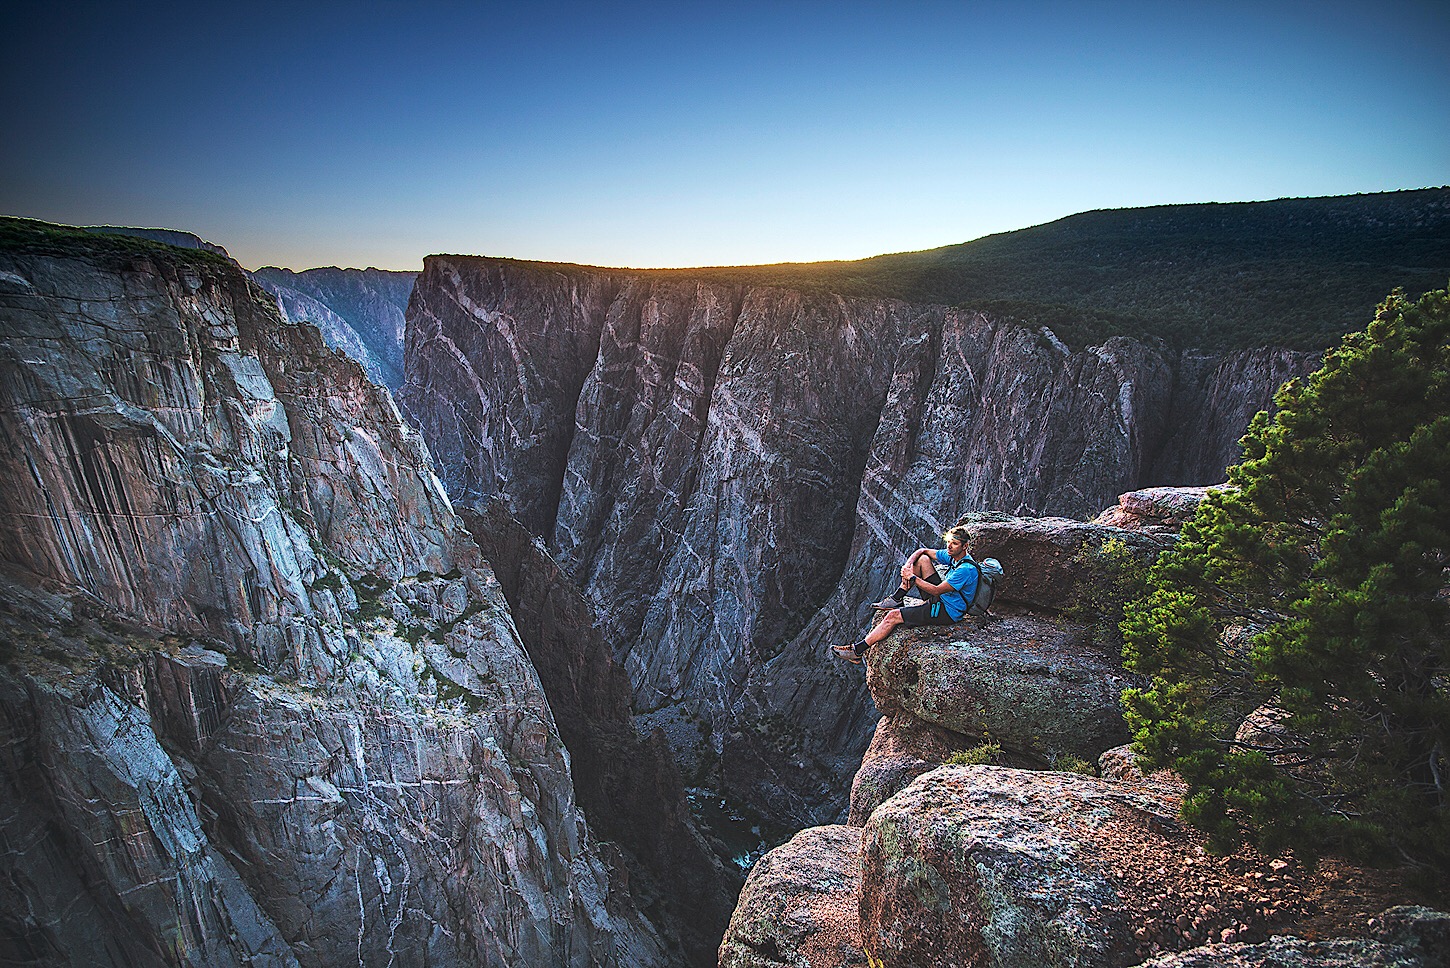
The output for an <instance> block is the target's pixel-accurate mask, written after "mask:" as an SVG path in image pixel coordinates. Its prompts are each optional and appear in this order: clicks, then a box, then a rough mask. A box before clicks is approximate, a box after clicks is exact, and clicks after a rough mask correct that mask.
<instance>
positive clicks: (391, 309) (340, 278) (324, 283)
mask: <svg viewBox="0 0 1450 968" xmlns="http://www.w3.org/2000/svg"><path fill="white" fill-rule="evenodd" d="M251 276H252V278H253V279H254V280H256V282H257V283H258V284H259V285H261V287H262V288H263V289H265V290H267V291H268V292H269V293H271V294H272V295H273V296H274V297H276V299H277V305H278V307H279V308H280V309H281V310H282V316H283V318H284V319H288V320H291V321H292V322H303V321H306V322H309V323H312V324H313V325H314V326H316V327H317V328H318V329H319V330H321V331H322V336H323V338H324V339H325V340H327V345H328V346H331V347H333V348H334V349H340V350H342V351H343V352H344V353H346V354H347V355H348V356H351V357H352V358H353V359H355V360H357V361H358V362H359V363H361V364H362V365H363V369H364V370H366V371H367V374H368V376H369V377H371V378H372V380H373V382H374V383H379V384H382V385H383V386H385V387H388V388H389V389H392V390H396V389H397V388H398V387H399V386H400V385H401V384H402V382H403V313H404V310H406V309H407V308H408V297H409V296H410V295H411V294H412V292H413V280H414V279H416V278H417V276H418V274H417V273H416V272H390V271H388V270H385V269H338V268H334V267H328V268H324V269H307V270H305V271H303V272H293V271H292V270H290V269H278V268H276V267H274V266H264V267H263V268H261V269H258V270H257V271H256V272H253V273H251Z"/></svg>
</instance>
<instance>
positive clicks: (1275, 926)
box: [720, 766, 1447, 968]
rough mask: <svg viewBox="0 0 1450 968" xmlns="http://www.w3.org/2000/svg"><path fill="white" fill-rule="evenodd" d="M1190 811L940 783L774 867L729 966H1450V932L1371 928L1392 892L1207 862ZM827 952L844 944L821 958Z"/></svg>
mask: <svg viewBox="0 0 1450 968" xmlns="http://www.w3.org/2000/svg"><path fill="white" fill-rule="evenodd" d="M1181 803H1182V794H1181V788H1177V789H1175V788H1174V787H1172V786H1171V785H1162V784H1156V783H1135V782H1119V781H1114V780H1106V779H1098V778H1095V777H1091V776H1082V775H1077V774H1071V773H1054V772H1037V771H1024V770H1016V769H1005V768H1001V767H992V766H961V767H953V766H946V767H940V768H938V769H935V770H933V771H931V772H928V773H925V774H923V775H922V776H920V777H918V778H917V779H916V780H915V781H914V782H912V783H911V784H909V785H908V786H907V787H906V788H905V789H903V790H902V791H901V792H900V793H898V794H897V795H895V796H893V797H891V798H890V799H888V800H887V801H885V802H884V803H883V804H881V805H880V806H879V807H878V808H877V809H875V810H874V811H873V813H872V815H871V818H870V820H869V822H868V823H867V824H866V825H865V826H864V828H859V841H858V840H857V839H856V837H853V836H852V835H851V834H850V833H848V831H855V830H857V829H858V828H853V827H848V828H841V827H822V828H811V829H808V830H805V831H802V832H801V833H799V834H797V835H796V837H795V838H794V839H793V840H792V841H791V842H790V843H789V844H787V845H785V846H783V847H780V848H777V849H776V850H775V851H772V852H771V853H770V854H768V855H766V857H765V859H764V860H762V861H761V863H760V864H759V865H757V867H756V869H755V870H753V871H752V872H751V877H750V879H749V881H747V883H746V886H745V889H744V890H743V891H742V892H741V904H740V908H739V909H737V911H736V915H735V917H734V918H733V919H732V920H731V924H730V928H729V930H728V931H727V933H726V936H725V940H724V943H723V944H722V945H721V957H720V963H721V965H722V966H726V965H786V964H854V963H859V962H856V961H851V960H848V959H850V958H855V957H859V955H858V954H857V952H858V951H860V952H863V953H864V956H865V957H864V960H865V961H866V962H867V963H869V964H872V965H881V966H887V968H897V966H902V968H904V966H912V968H971V966H977V965H981V966H987V965H990V966H994V968H1012V966H1022V968H1054V966H1064V968H1065V966H1092V965H1101V966H1114V968H1125V966H1130V965H1138V964H1140V963H1146V964H1148V965H1153V966H1154V968H1167V966H1169V965H1185V966H1187V965H1195V966H1196V965H1208V964H1242V965H1245V966H1254V968H1257V966H1261V965H1269V964H1275V965H1277V964H1291V965H1304V966H1306V968H1307V966H1321V965H1322V966H1338V965H1349V964H1366V965H1371V964H1384V965H1396V966H1426V968H1428V966H1431V965H1439V964H1441V963H1442V960H1441V959H1443V957H1444V952H1445V943H1446V937H1447V933H1446V927H1445V926H1446V923H1447V915H1444V914H1439V913H1437V912H1433V911H1428V910H1424V909H1416V908H1403V907H1401V908H1394V909H1391V910H1389V911H1385V913H1384V914H1381V915H1379V916H1378V917H1374V918H1373V919H1370V917H1369V915H1366V914H1365V913H1364V909H1363V908H1362V907H1361V902H1368V903H1371V904H1375V903H1377V904H1378V905H1379V906H1376V907H1370V908H1369V909H1368V910H1369V911H1371V912H1377V911H1381V910H1383V909H1384V905H1385V904H1386V903H1391V904H1392V903H1396V902H1395V901H1394V900H1392V898H1393V897H1394V895H1395V893H1396V892H1395V891H1393V890H1390V891H1371V892H1370V893H1369V894H1368V895H1364V896H1360V897H1358V898H1352V895H1353V894H1354V893H1355V892H1356V891H1362V890H1363V886H1362V885H1360V884H1358V883H1357V878H1358V876H1359V875H1357V874H1356V872H1354V871H1353V869H1348V868H1345V867H1343V866H1339V865H1332V864H1328V863H1326V864H1325V865H1323V866H1321V867H1320V868H1318V869H1316V870H1313V871H1310V870H1306V869H1304V868H1303V867H1301V866H1299V865H1298V864H1296V863H1295V862H1293V861H1292V859H1289V860H1285V859H1270V858H1266V857H1263V856H1261V855H1258V854H1256V853H1254V852H1252V851H1249V850H1240V851H1239V852H1237V853H1234V854H1231V855H1228V856H1217V855H1214V854H1211V853H1209V852H1208V851H1207V850H1206V844H1205V840H1204V837H1203V835H1202V834H1200V833H1198V832H1196V831H1194V830H1193V829H1192V828H1190V827H1187V826H1185V825H1183V824H1182V823H1181V822H1180V821H1179V820H1178V819H1177V813H1178V810H1179V807H1180V806H1181ZM858 871H859V875H858V874H857V872H858ZM1401 891H1403V889H1401ZM853 899H854V901H855V904H854V905H853V904H852V903H851V902H852V900H853ZM1346 899H1348V900H1346ZM1367 921H1368V924H1369V927H1370V933H1371V935H1372V937H1371V938H1364V937H1362V936H1363V934H1364V933H1365V926H1366V922H1367ZM1295 935H1297V937H1296V936H1295ZM813 936H815V937H820V938H826V939H843V940H839V941H838V942H833V944H832V945H831V946H830V947H829V948H828V949H826V950H824V951H821V950H819V948H818V949H817V950H815V951H811V952H809V953H808V952H807V951H806V947H807V944H808V943H809V941H810V939H811V938H812V937H813ZM1301 938H1303V939H1314V940H1301ZM1326 939H1330V940H1326ZM851 941H854V945H853V944H851V943H850V942H851ZM856 945H859V948H857V947H856ZM1168 952H1179V953H1178V954H1172V955H1170V954H1168ZM1356 957H1357V958H1360V959H1362V960H1360V961H1354V960H1353V959H1354V958H1356ZM1215 958H1218V959H1221V960H1214V959H1215ZM1276 958H1282V959H1283V960H1282V961H1280V960H1275V959H1276ZM1145 959H1153V960H1149V961H1146V962H1145Z"/></svg>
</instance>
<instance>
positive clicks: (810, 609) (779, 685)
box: [400, 256, 1317, 826]
mask: <svg viewBox="0 0 1450 968" xmlns="http://www.w3.org/2000/svg"><path fill="white" fill-rule="evenodd" d="M1316 362H1317V356H1316V355H1313V354H1301V353H1291V352H1281V351H1271V350H1264V351H1245V352H1239V353H1233V354H1226V355H1221V356H1213V355H1207V354H1202V353H1192V352H1183V353H1171V352H1169V351H1168V350H1167V349H1166V348H1165V347H1164V346H1162V345H1161V344H1155V343H1143V342H1134V341H1130V340H1127V339H1122V338H1117V339H1113V340H1110V341H1108V342H1107V343H1105V344H1103V345H1101V346H1095V347H1090V348H1087V349H1085V350H1082V351H1077V352H1074V351H1071V350H1069V349H1068V348H1067V347H1066V346H1064V345H1063V344H1062V343H1061V342H1060V341H1058V340H1057V339H1056V338H1055V337H1054V335H1053V334H1052V333H1051V332H1050V331H1049V330H1046V329H1039V330H1030V329H1026V328H1023V327H1020V326H1018V325H1016V324H1014V323H1012V322H1011V321H1010V320H1008V319H999V318H994V317H992V316H988V315H985V314H982V313H977V312H966V311H961V310H954V309H950V308H946V307H942V306H927V305H914V304H910V303H904V302H899V301H893V300H881V299H846V298H841V297H837V296H833V295H829V294H823V293H803V292H797V291H792V290H789V289H781V288H770V287H760V286H750V285H745V284H738V285H731V284H722V283H712V282H709V281H705V280H703V279H698V278H690V277H689V276H688V274H681V273H653V274H652V273H638V272H626V271H610V270H593V269H586V268H581V267H572V266H552V265H541V264H529V263H518V262H511V261H505V260H493V259H481V258H466V257H454V256H435V257H431V258H429V259H428V260H427V262H426V264H425V268H424V272H423V274H422V275H421V276H420V277H419V279H418V282H417V283H416V285H415V287H414V291H413V296H412V299H411V301H410V303H409V308H408V329H407V334H406V343H405V357H404V366H405V384H404V386H403V388H402V390H401V391H400V403H401V405H402V406H403V409H404V411H405V413H407V415H408V416H409V418H410V420H412V421H413V422H414V423H415V425H416V426H417V427H419V429H420V432H421V433H422V434H423V436H424V437H425V439H427V440H428V442H429V447H430V448H431V450H432V453H433V455H434V457H435V459H436V460H437V462H438V466H439V473H440V474H441V476H442V477H443V479H444V481H445V483H446V486H447V488H448V491H449V493H450V494H451V495H452V496H453V497H454V499H455V500H457V501H460V502H462V503H464V504H469V505H473V504H478V503H480V502H482V501H484V500H485V499H487V498H490V497H492V496H498V497H500V498H502V499H503V500H504V501H505V502H506V504H507V506H508V507H509V508H510V509H511V511H512V512H513V514H514V515H515V516H516V517H517V518H518V520H519V521H521V522H522V523H523V525H524V526H525V527H526V528H527V529H528V530H529V531H530V532H532V533H533V534H536V535H539V536H541V537H542V538H543V539H544V541H545V544H546V546H547V547H548V549H549V551H550V552H551V553H552V554H553V555H554V556H555V557H556V558H557V560H558V562H559V563H560V566H561V567H562V568H563V569H564V570H565V571H566V572H567V573H568V574H569V575H570V576H571V577H572V578H573V579H574V581H575V582H577V584H578V585H579V587H580V588H581V589H582V590H583V592H584V595H585V597H586V598H587V599H588V600H589V601H590V602H591V603H592V604H593V605H594V607H595V609H596V612H597V614H598V618H599V625H600V629H601V631H602V633H603V634H604V636H605V638H606V640H607V641H608V642H610V643H611V644H612V647H613V649H614V651H615V654H616V656H617V657H618V658H619V660H620V661H621V662H622V663H623V664H624V665H625V667H626V668H627V669H628V671H629V675H630V679H631V682H632V685H633V690H634V706H635V709H636V712H637V714H638V715H639V720H640V723H641V725H642V726H644V727H647V728H654V727H660V728H662V729H663V730H664V731H665V733H666V735H667V736H668V737H669V739H670V742H671V744H672V746H673V747H674V749H675V751H676V753H677V754H678V755H679V756H680V758H681V761H682V764H683V766H684V767H685V769H686V771H687V773H689V774H690V775H692V776H696V777H708V778H709V782H710V783H712V784H716V785H718V786H719V787H720V788H721V789H723V790H725V791H727V792H728V793H729V794H730V795H731V796H732V797H734V798H737V799H739V800H741V801H743V802H745V803H748V804H750V805H751V806H752V807H754V808H755V809H757V810H759V811H761V812H763V813H765V814H767V815H768V816H771V817H773V818H775V819H777V820H779V821H781V822H784V823H786V824H788V825H797V826H799V825H802V824H807V823H818V822H824V821H828V820H831V819H835V818H839V817H844V815H845V809H846V789H847V783H848V780H849V777H850V775H851V774H852V772H854V770H855V768H856V765H857V764H858V763H859V762H860V758H861V753H862V752H863V751H864V749H865V746H866V743H867V742H868V740H869V738H870V732H871V727H872V724H873V723H874V720H875V718H876V714H875V711H874V709H873V707H872V705H871V702H870V699H869V696H868V695H867V693H866V690H865V688H864V686H863V684H862V683H861V681H860V676H859V674H858V672H855V671H853V670H849V669H843V668H841V667H838V666H836V665H835V664H833V663H832V661H831V660H829V659H828V658H827V657H826V655H825V651H826V647H827V646H828V645H830V644H832V643H834V642H837V641H848V640H850V639H852V638H854V637H856V636H857V635H859V633H860V631H861V629H862V628H863V626H864V623H865V621H866V619H867V609H866V603H868V602H870V601H872V600H874V599H875V598H877V597H879V596H880V594H881V593H882V591H883V590H884V589H885V588H886V586H887V584H888V582H889V580H890V576H891V572H892V571H893V569H894V567H895V564H894V562H895V561H896V560H897V559H899V557H900V556H901V555H902V554H904V553H905V552H907V551H909V550H910V549H911V548H913V547H916V546H918V545H920V544H923V543H931V542H932V541H933V536H934V535H935V534H936V533H937V532H939V531H940V530H941V528H942V527H944V526H945V525H948V524H950V523H951V522H952V521H954V520H955V519H956V518H957V517H958V515H960V514H962V513H963V512H967V511H973V510H999V511H1006V512H1011V513H1016V514H1028V515H1042V514H1057V515H1065V516H1071V517H1084V516H1091V515H1092V514H1095V513H1097V512H1098V511H1100V510H1101V509H1103V508H1105V507H1107V506H1109V505H1111V504H1113V503H1115V500H1116V496H1117V495H1118V494H1120V493H1122V492H1124V491H1128V490H1132V489H1134V488H1137V487H1140V486H1143V485H1148V484H1204V483H1213V482H1217V481H1219V480H1221V479H1222V478H1223V473H1224V468H1225V466H1226V465H1227V464H1228V463H1230V462H1231V461H1232V460H1233V459H1234V458H1235V456H1236V446H1235V445H1236V441H1237V438H1238V436H1239V435H1240V434H1241V433H1242V432H1243V429H1244V427H1245V426H1246V424H1247V422H1248V418H1249V417H1250V416H1251V415H1252V414H1253V413H1254V412H1255V411H1257V410H1259V409H1262V408H1263V407H1265V406H1267V405H1269V403H1270V400H1271V397H1272V393H1273V391H1274V389H1275V388H1277V387H1278V385H1279V384H1280V383H1281V382H1283V380H1284V379H1286V378H1288V377H1290V376H1293V375H1297V374H1301V373H1304V372H1307V371H1308V370H1309V369H1312V368H1313V366H1314V365H1315V364H1316ZM1008 593H1009V594H1010V585H1009V588H1008Z"/></svg>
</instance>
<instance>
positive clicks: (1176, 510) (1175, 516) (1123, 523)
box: [1093, 485, 1226, 534]
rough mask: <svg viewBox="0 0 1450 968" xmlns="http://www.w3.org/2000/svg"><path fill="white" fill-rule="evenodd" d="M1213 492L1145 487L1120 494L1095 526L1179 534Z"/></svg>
mask: <svg viewBox="0 0 1450 968" xmlns="http://www.w3.org/2000/svg"><path fill="white" fill-rule="evenodd" d="M1225 486H1226V485H1225ZM1211 490H1214V488H1212V487H1145V488H1143V489H1141V490H1137V491H1130V492H1129V493H1127V494H1119V495H1118V503H1117V504H1115V505H1113V506H1112V507H1110V508H1108V509H1107V510H1105V511H1103V513H1102V514H1099V515H1098V516H1097V517H1096V518H1094V519H1093V523H1094V524H1102V525H1107V526H1108V527H1113V528H1125V529H1127V530H1129V531H1158V532H1163V533H1167V534H1177V533H1178V532H1179V531H1181V530H1183V526H1184V525H1185V524H1187V523H1188V520H1189V519H1190V518H1192V517H1193V515H1194V512H1196V511H1197V510H1198V505H1199V504H1200V503H1202V501H1203V499H1204V498H1205V497H1206V496H1208V492H1209V491H1211Z"/></svg>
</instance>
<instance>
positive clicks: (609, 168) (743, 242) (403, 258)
mask: <svg viewBox="0 0 1450 968" xmlns="http://www.w3.org/2000/svg"><path fill="white" fill-rule="evenodd" d="M0 83H3V89H0V94H3V97H0V132H3V139H0V140H3V144H0V214H6V215H18V216H24V217H28V218H39V219H45V220H48V221H55V222H63V223H67V224H112V225H145V226H155V227H167V228H177V229H184V230H187V231H191V232H195V233H197V234H198V235H201V236H202V237H204V238H206V239H209V240H210V241H213V242H217V243H219V244H221V245H223V246H225V247H226V248H227V249H228V250H229V251H230V253H231V254H232V256H233V257H235V258H236V259H237V260H238V261H239V262H241V263H242V264H243V265H244V266H246V267H248V268H257V267H259V266H262V265H280V266H286V267H288V268H292V269H305V268H310V267H314V266H323V265H338V266H351V267H358V268H361V267H366V266H376V267H379V268H387V269H418V268H420V267H421V266H422V260H423V257H424V256H425V255H428V254H430V253H436V252H448V253H459V254H473V255H490V256H505V257H512V258H520V259H534V260H542V261H551V262H574V263H583V264H590V265H602V266H632V267H667V266H668V267H673V266H701V265H747V264H765V263H775V262H814V261H822V260H833V259H856V258H863V257H867V256H871V255H877V254H881V253H886V252H900V251H913V250H919V249H928V248H934V247H937V246H942V245H950V244H955V243H959V242H966V241H970V240H972V239H976V238H980V237H982V236H984V235H989V234H992V233H996V232H1003V231H1011V230H1014V229H1019V228H1025V227H1028V226H1031V225H1037V224H1041V223H1044V222H1049V221H1052V220H1054V219H1057V218H1061V217H1063V216H1067V215H1071V214H1074V213H1076V212H1082V211H1089V210H1093V209H1102V208H1124V207H1136V206H1143V205H1157V204H1184V203H1195V202H1210V201H1216V202H1231V201H1253V200H1263V199H1273V198H1286V197H1308V196H1320V195H1345V194H1354V193H1359V192H1379V191H1394V190H1399V189H1408V188H1424V187H1430V186H1439V185H1446V184H1450V3H1447V2H1445V0H1416V2H1410V0H1369V2H1347V0H1343V2H1342V0H1316V2H1287V0H1286V2H1278V0H1257V2H1237V0H1235V2H1194V0H1154V2H1151V3H1149V2H1142V3H1140V2H1108V0H1074V2H1045V0H1019V2H988V0H956V2H934V0H894V2H881V3H875V2H852V0H835V2H816V0H779V2H775V3H756V2H751V0H738V2H734V3H729V4H725V3H716V2H711V3H706V2H694V0H674V2H660V3H655V2H638V3H611V2H608V0H597V2H594V3H579V2H559V3H547V2H545V3H529V2H513V3H493V2H474V3H465V2H430V0H412V2H391V0H387V2H378V0H354V2H350V3H346V4H341V3H330V2H323V0H316V2H309V0H293V2H291V3H265V2H264V3H246V4H237V3H215V2H205V0H193V2H191V3H188V4H172V3H167V2H152V3H128V2H121V0H113V2H110V3H105V4H101V3H94V4H92V3H85V2H81V3H56V2H54V0H51V2H48V3H19V2H15V0H12V2H10V3H8V4H6V5H4V9H3V11H0Z"/></svg>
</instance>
